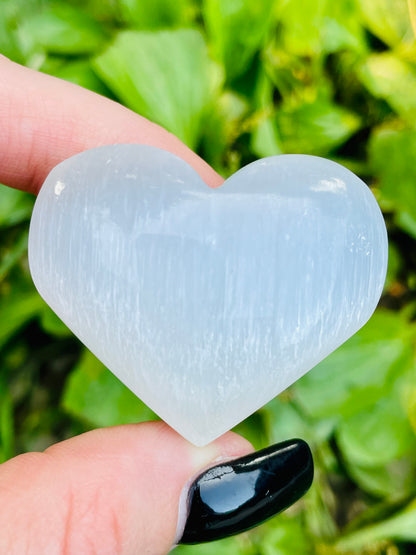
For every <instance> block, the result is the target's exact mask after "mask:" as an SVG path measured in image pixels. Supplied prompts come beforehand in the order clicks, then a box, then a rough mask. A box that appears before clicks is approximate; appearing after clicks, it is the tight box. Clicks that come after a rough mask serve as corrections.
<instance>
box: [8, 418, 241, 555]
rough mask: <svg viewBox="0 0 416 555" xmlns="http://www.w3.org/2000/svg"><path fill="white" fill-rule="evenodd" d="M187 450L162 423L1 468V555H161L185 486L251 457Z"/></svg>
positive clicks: (233, 444)
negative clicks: (228, 461)
mask: <svg viewBox="0 0 416 555" xmlns="http://www.w3.org/2000/svg"><path fill="white" fill-rule="evenodd" d="M250 449H251V448H250V445H249V444H248V442H246V441H245V440H244V439H243V438H241V437H239V436H237V435H236V434H232V433H229V434H226V435H225V436H223V437H222V438H221V439H219V440H218V441H216V442H214V443H212V444H210V445H209V446H207V447H205V448H197V447H193V446H192V445H191V444H189V443H188V442H186V441H185V440H184V439H182V438H181V437H180V436H179V435H178V434H177V433H175V432H174V431H173V430H171V429H170V428H169V427H168V426H166V425H165V424H164V423H162V422H149V423H145V424H137V425H128V426H120V427H114V428H108V429H101V430H95V431H92V432H88V433H86V434H83V435H81V436H78V437H76V438H73V439H70V440H67V441H64V442H62V443H59V444H57V445H54V446H53V447H51V448H49V449H47V450H46V451H45V452H44V453H28V454H25V455H20V456H19V457H16V458H15V459H12V460H10V461H8V462H6V463H4V464H2V465H0V496H1V497H0V498H1V504H0V530H1V531H2V533H1V535H0V553H8V554H10V555H12V554H13V555H14V554H21V553H28V554H31V553H34V554H39V553H48V555H49V554H51V555H52V554H55V553H56V554H58V553H59V554H61V553H65V554H72V553H74V554H75V553H76V554H80V553H82V554H87V553H100V554H107V553H108V554H111V555H114V554H130V553H131V554H137V553H149V554H150V553H152V554H162V553H167V552H168V551H169V549H170V548H171V547H172V544H173V542H174V539H175V535H176V526H177V520H178V502H179V497H180V493H181V490H182V488H183V487H184V485H185V483H186V482H187V481H188V480H189V478H190V477H191V476H192V475H193V474H195V472H196V471H197V470H198V469H200V468H201V467H203V466H206V465H207V464H208V463H209V462H210V461H213V460H215V459H216V458H218V457H220V456H226V457H235V456H238V455H241V454H242V453H247V451H250Z"/></svg>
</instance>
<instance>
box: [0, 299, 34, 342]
mask: <svg viewBox="0 0 416 555" xmlns="http://www.w3.org/2000/svg"><path fill="white" fill-rule="evenodd" d="M43 307H44V301H43V300H42V299H41V297H40V296H39V295H38V293H37V292H36V291H35V290H34V289H33V291H27V292H22V291H19V290H17V289H16V291H15V293H14V295H8V296H6V297H3V298H0V349H1V348H2V347H3V346H4V345H5V344H6V343H7V341H8V340H9V339H10V338H11V337H12V336H13V335H14V334H15V333H16V332H17V330H18V329H19V328H20V327H22V326H24V325H25V324H26V323H28V322H29V321H30V320H32V319H33V318H34V317H35V316H36V315H38V314H39V312H40V311H41V310H42V309H43Z"/></svg>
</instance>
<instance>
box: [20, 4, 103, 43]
mask: <svg viewBox="0 0 416 555" xmlns="http://www.w3.org/2000/svg"><path fill="white" fill-rule="evenodd" d="M20 33H21V34H23V35H25V36H26V40H30V41H32V42H33V43H34V44H35V45H37V46H41V47H43V48H44V49H45V50H47V51H48V52H55V53H60V54H84V53H89V52H95V51H96V50H97V49H98V48H100V47H101V46H102V44H103V41H104V38H105V34H104V32H103V29H102V28H101V26H100V25H99V24H98V23H97V22H96V21H95V20H94V19H92V18H91V17H89V16H88V15H87V14H86V13H85V12H84V11H82V10H79V9H77V8H75V7H73V6H71V5H70V4H68V3H66V2H60V3H58V2H55V3H52V4H50V5H47V6H46V7H45V9H43V10H42V11H41V12H39V13H37V14H35V15H33V16H31V17H30V18H27V19H26V20H24V21H23V23H22V25H21V28H20Z"/></svg>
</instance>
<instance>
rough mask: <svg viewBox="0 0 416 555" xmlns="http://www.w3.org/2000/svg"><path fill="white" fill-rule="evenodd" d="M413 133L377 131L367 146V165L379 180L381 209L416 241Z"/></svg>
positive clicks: (415, 141) (415, 146) (415, 143)
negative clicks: (390, 212) (382, 207)
mask: <svg viewBox="0 0 416 555" xmlns="http://www.w3.org/2000/svg"><path fill="white" fill-rule="evenodd" d="M415 159H416V130H415V129H400V128H399V129H394V128H381V129H377V130H376V131H375V132H374V133H373V134H372V136H371V138H370V142H369V163H370V167H371V170H372V171H373V172H374V175H375V176H376V177H377V179H378V185H379V190H380V195H381V199H380V200H381V202H382V203H383V205H384V206H385V207H386V208H388V209H390V210H394V211H395V212H396V213H397V216H398V218H397V223H398V224H399V225H400V226H401V227H403V229H405V230H406V231H407V232H408V233H410V234H411V235H412V236H413V237H416V187H415V183H416V166H415Z"/></svg>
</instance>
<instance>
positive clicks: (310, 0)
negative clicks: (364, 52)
mask: <svg viewBox="0 0 416 555" xmlns="http://www.w3.org/2000/svg"><path fill="white" fill-rule="evenodd" d="M277 14H278V21H279V23H281V24H282V25H283V44H284V47H285V50H287V51H289V52H291V53H293V54H297V55H299V56H316V55H319V54H320V53H323V52H326V53H327V52H336V51H337V50H340V49H343V48H348V49H354V50H361V49H362V48H363V32H362V28H361V26H360V23H359V21H358V20H357V17H356V15H355V10H354V0H338V1H337V2H333V1H332V0H287V1H286V2H282V3H281V4H280V6H279V7H278V8H277Z"/></svg>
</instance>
